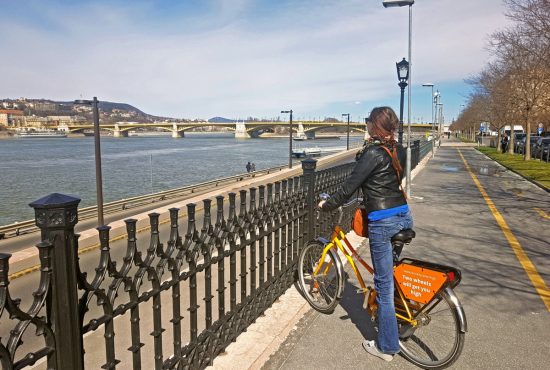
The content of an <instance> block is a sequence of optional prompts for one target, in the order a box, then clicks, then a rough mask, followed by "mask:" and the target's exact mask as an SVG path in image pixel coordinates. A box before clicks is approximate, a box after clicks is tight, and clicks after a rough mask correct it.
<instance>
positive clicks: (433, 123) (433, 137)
mask: <svg viewBox="0 0 550 370" xmlns="http://www.w3.org/2000/svg"><path fill="white" fill-rule="evenodd" d="M422 86H423V87H431V88H432V95H431V97H430V105H431V106H432V122H431V123H432V158H433V157H435V145H434V143H435V122H434V84H433V83H431V82H427V83H425V84H422Z"/></svg>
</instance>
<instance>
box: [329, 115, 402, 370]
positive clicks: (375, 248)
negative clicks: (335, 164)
mask: <svg viewBox="0 0 550 370" xmlns="http://www.w3.org/2000/svg"><path fill="white" fill-rule="evenodd" d="M398 127H399V120H398V118H397V116H396V114H395V112H394V111H393V110H392V109H391V108H389V107H378V108H374V109H373V110H372V111H371V114H370V116H369V118H368V120H367V130H368V133H369V135H370V139H369V141H368V143H367V145H366V146H365V147H364V148H363V149H362V150H361V152H360V153H358V156H357V164H356V165H355V168H354V169H353V171H352V173H351V175H350V176H349V177H348V178H347V179H346V181H345V182H344V184H343V185H342V186H341V187H340V188H339V189H338V190H337V191H336V192H335V193H334V194H333V195H332V196H331V197H330V198H329V199H328V200H326V201H322V202H320V203H319V208H321V210H322V211H330V210H333V209H335V208H337V207H339V206H340V205H342V204H344V203H345V202H346V201H347V200H348V199H349V198H350V197H352V196H353V195H354V194H355V193H356V192H357V190H358V189H361V190H362V192H363V196H364V205H365V208H366V211H367V213H368V236H369V244H370V253H371V258H372V263H373V266H374V270H375V272H374V285H375V287H376V292H377V296H376V303H377V304H378V338H377V340H376V341H374V340H365V341H364V342H363V347H364V348H365V350H366V351H367V352H368V353H370V354H372V355H374V356H377V357H379V358H381V359H383V360H385V361H391V360H392V359H393V355H395V354H396V353H398V352H399V334H398V329H397V319H396V317H395V306H394V286H393V284H394V282H393V255H392V245H391V237H392V236H393V235H395V234H397V233H398V232H399V231H401V230H403V229H409V228H412V226H413V220H412V216H411V213H410V211H409V206H408V205H407V199H406V196H405V194H404V192H403V189H402V187H401V174H402V172H403V167H404V166H405V162H406V152H405V149H404V148H403V146H401V144H398V143H397V142H396V140H395V134H396V131H397V129H398Z"/></svg>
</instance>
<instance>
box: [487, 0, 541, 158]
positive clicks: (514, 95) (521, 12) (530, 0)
mask: <svg viewBox="0 0 550 370" xmlns="http://www.w3.org/2000/svg"><path fill="white" fill-rule="evenodd" d="M506 4H507V7H508V12H507V14H506V16H507V17H508V18H510V19H512V20H513V21H515V23H514V25H513V26H512V27H510V28H507V29H504V30H502V31H499V32H496V33H494V34H493V35H492V41H491V44H490V46H491V50H492V52H493V55H494V56H495V57H496V60H495V62H494V63H493V66H494V68H495V70H496V71H498V73H499V74H500V75H501V76H502V78H503V79H504V80H505V81H506V83H507V84H508V86H509V89H510V95H511V102H512V103H513V108H515V109H514V111H515V112H516V113H517V114H518V116H519V117H520V118H521V120H522V124H523V126H524V128H525V132H526V134H527V137H526V142H525V159H526V160H528V159H530V158H531V152H530V149H531V146H530V134H531V129H532V125H533V124H536V122H535V121H534V120H535V117H538V116H541V115H542V114H543V113H544V111H546V110H547V109H548V108H547V106H548V104H549V103H550V68H549V67H548V61H549V60H550V21H549V19H550V0H506ZM512 132H513V131H512ZM512 136H513V135H512ZM511 150H513V147H512V145H511Z"/></svg>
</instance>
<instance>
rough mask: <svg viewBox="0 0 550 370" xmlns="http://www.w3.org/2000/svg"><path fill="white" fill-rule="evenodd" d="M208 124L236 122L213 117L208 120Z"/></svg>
mask: <svg viewBox="0 0 550 370" xmlns="http://www.w3.org/2000/svg"><path fill="white" fill-rule="evenodd" d="M208 122H212V123H233V122H237V121H235V120H234V119H229V118H223V117H213V118H210V119H209V120H208Z"/></svg>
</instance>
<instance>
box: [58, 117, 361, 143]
mask: <svg viewBox="0 0 550 370" xmlns="http://www.w3.org/2000/svg"><path fill="white" fill-rule="evenodd" d="M289 125H290V124H289V122H276V121H269V122H260V121H248V122H245V121H242V122H227V123H214V122H207V121H200V122H155V123H131V122H117V123H114V124H101V125H100V128H101V129H102V130H108V131H112V132H113V136H114V137H127V136H128V132H129V131H130V130H135V129H143V128H158V129H162V130H166V131H170V132H172V137H173V138H180V137H184V136H185V132H186V131H191V130H193V129H196V128H201V127H220V128H222V127H223V128H227V129H229V130H230V131H233V132H234V133H235V137H236V138H242V139H247V138H257V137H259V136H260V135H261V134H263V133H264V132H268V131H271V130H273V129H274V128H276V127H288V126H289ZM347 125H348V124H347V123H346V122H318V121H298V122H294V123H293V125H292V131H293V132H296V133H297V134H298V135H299V136H306V137H307V138H310V139H313V138H315V133H316V132H317V131H321V130H327V129H331V128H337V127H344V128H347ZM349 127H350V131H356V132H361V133H365V134H366V127H365V124H364V123H359V122H350V124H349ZM57 128H58V129H59V130H65V131H68V132H71V133H77V132H82V131H84V130H90V129H93V128H94V126H93V124H74V125H68V126H65V125H63V126H58V127H57Z"/></svg>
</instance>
